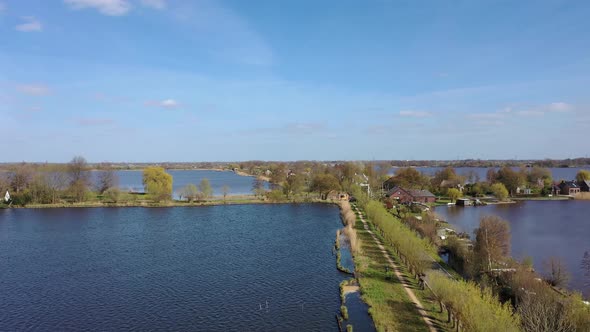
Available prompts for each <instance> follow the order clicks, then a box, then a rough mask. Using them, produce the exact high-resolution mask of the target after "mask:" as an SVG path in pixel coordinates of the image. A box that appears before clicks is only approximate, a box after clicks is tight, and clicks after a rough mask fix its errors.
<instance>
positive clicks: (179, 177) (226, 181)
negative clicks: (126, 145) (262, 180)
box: [92, 170, 268, 197]
mask: <svg viewBox="0 0 590 332" xmlns="http://www.w3.org/2000/svg"><path fill="white" fill-rule="evenodd" d="M167 172H168V173H169V174H170V175H172V178H173V182H172V186H173V191H174V193H175V197H178V194H177V193H178V192H179V191H180V190H181V189H182V188H183V187H184V186H186V185H187V184H190V183H192V184H194V185H196V186H198V185H199V182H201V180H202V179H204V178H206V179H208V180H209V182H210V183H211V188H213V194H214V195H216V196H220V195H222V194H223V190H222V187H223V186H229V194H230V195H245V194H252V185H253V184H254V180H255V178H254V177H251V176H241V175H237V174H236V173H234V172H230V171H224V172H220V171H207V170H168V171H167ZM98 173H100V171H93V172H92V174H93V178H94V179H95V181H96V179H97V177H98ZM115 173H116V174H117V176H118V178H119V188H121V189H122V190H126V191H127V190H128V191H134V192H143V191H144V189H143V183H142V175H143V171H141V170H133V171H116V172H115ZM266 186H267V188H268V184H266Z"/></svg>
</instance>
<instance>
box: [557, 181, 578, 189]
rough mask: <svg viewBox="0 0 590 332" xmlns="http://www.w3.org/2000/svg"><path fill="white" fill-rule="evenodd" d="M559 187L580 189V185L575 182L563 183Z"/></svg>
mask: <svg viewBox="0 0 590 332" xmlns="http://www.w3.org/2000/svg"><path fill="white" fill-rule="evenodd" d="M559 185H560V186H568V187H571V188H578V184H577V183H576V182H575V181H563V182H562V183H560V184H559Z"/></svg>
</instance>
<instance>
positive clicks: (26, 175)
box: [10, 163, 35, 193]
mask: <svg viewBox="0 0 590 332" xmlns="http://www.w3.org/2000/svg"><path fill="white" fill-rule="evenodd" d="M34 175H35V172H34V170H33V168H32V167H31V165H29V164H27V163H22V164H20V165H18V166H17V167H16V169H15V170H14V172H12V174H11V175H10V185H11V187H12V188H13V189H14V190H15V191H16V192H17V193H18V192H21V191H23V190H25V189H26V188H27V186H28V185H29V184H30V183H31V181H32V180H33V177H34Z"/></svg>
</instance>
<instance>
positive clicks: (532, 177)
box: [527, 166, 552, 187]
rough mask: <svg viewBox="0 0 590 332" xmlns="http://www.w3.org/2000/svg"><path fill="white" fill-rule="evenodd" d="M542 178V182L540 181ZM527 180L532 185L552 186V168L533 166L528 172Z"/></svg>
mask: <svg viewBox="0 0 590 332" xmlns="http://www.w3.org/2000/svg"><path fill="white" fill-rule="evenodd" d="M539 180H541V181H542V183H538V181H539ZM527 182H528V183H529V184H530V185H531V186H535V187H547V186H551V183H552V177H551V170H549V169H548V168H541V167H536V166H535V167H533V168H531V169H530V170H529V171H528V173H527Z"/></svg>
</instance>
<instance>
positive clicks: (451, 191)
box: [447, 188, 461, 202]
mask: <svg viewBox="0 0 590 332" xmlns="http://www.w3.org/2000/svg"><path fill="white" fill-rule="evenodd" d="M447 196H449V199H450V200H451V202H454V201H456V200H457V198H459V197H461V191H459V189H457V188H451V189H449V190H447Z"/></svg>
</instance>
